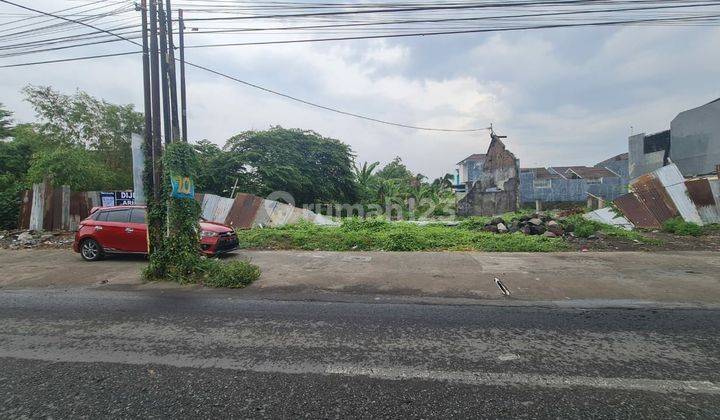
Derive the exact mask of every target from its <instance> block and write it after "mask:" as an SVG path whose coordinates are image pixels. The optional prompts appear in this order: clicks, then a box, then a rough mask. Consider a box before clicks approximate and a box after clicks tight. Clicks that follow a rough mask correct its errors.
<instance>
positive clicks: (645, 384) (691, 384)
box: [0, 347, 720, 395]
mask: <svg viewBox="0 0 720 420" xmlns="http://www.w3.org/2000/svg"><path fill="white" fill-rule="evenodd" d="M0 357H4V358H14V359H28V360H43V361H49V362H69V363H123V364H130V365H147V364H158V365H166V366H173V367H180V368H217V369H232V370H240V371H250V372H258V373H281V374H300V375H302V374H316V375H317V374H320V375H341V376H347V377H357V376H362V377H368V378H373V379H384V380H409V379H416V380H431V381H444V382H453V383H461V384H467V385H479V386H483V385H484V386H488V385H489V386H516V387H539V388H572V387H589V388H597V389H609V390H623V391H645V392H658V393H693V394H714V395H720V384H716V383H713V382H711V381H705V380H690V381H685V380H672V379H644V378H603V377H589V376H557V375H544V374H526V373H503V372H470V371H444V370H432V369H422V368H416V367H411V366H404V367H383V366H377V367H364V366H356V365H344V364H319V363H294V364H288V363H284V362H257V361H254V360H250V359H246V360H243V359H230V358H211V359H207V358H197V357H194V356H193V355H187V354H165V355H158V354H151V353H139V352H130V351H113V350H110V351H108V350H107V349H103V350H102V351H99V350H93V349H89V348H72V347H59V348H48V347H45V348H43V349H38V348H32V347H27V348H22V349H18V348H16V349H13V350H10V349H0Z"/></svg>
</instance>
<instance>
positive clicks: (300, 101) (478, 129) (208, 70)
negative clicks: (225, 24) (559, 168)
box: [185, 61, 487, 133]
mask: <svg viewBox="0 0 720 420" xmlns="http://www.w3.org/2000/svg"><path fill="white" fill-rule="evenodd" d="M185 64H186V65H188V66H191V67H195V68H198V69H200V70H205V71H207V72H209V73H212V74H215V75H217V76H221V77H224V78H226V79H229V80H232V81H235V82H238V83H241V84H243V85H246V86H250V87H252V88H255V89H259V90H262V91H264V92H268V93H272V94H273V95H278V96H282V97H283V98H286V99H290V100H292V101H295V102H299V103H302V104H305V105H309V106H312V107H315V108H319V109H324V110H326V111H331V112H335V113H338V114H342V115H347V116H350V117H355V118H360V119H363V120H367V121H372V122H376V123H380V124H386V125H392V126H395V127H403V128H412V129H415V130H423V131H442V132H454V133H468V132H475V131H484V130H487V128H468V129H450V128H431V127H421V126H416V125H410V124H401V123H394V122H391V121H386V120H381V119H377V118H372V117H368V116H365V115H361V114H355V113H352V112H347V111H343V110H341V109H337V108H332V107H329V106H324V105H320V104H317V103H314V102H310V101H306V100H304V99H300V98H297V97H295V96H291V95H288V94H285V93H282V92H278V91H276V90H272V89H268V88H266V87H262V86H260V85H256V84H254V83H250V82H246V81H245V80H241V79H238V78H236V77H233V76H230V75H228V74H225V73H222V72H220V71H217V70H213V69H211V68H208V67H205V66H201V65H199V64H194V63H191V62H189V61H185Z"/></svg>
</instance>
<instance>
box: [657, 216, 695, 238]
mask: <svg viewBox="0 0 720 420" xmlns="http://www.w3.org/2000/svg"><path fill="white" fill-rule="evenodd" d="M662 229H663V231H665V232H668V233H674V234H675V235H681V236H700V235H702V234H703V229H702V228H701V227H700V225H698V224H696V223H693V222H686V221H685V220H683V219H682V218H681V217H675V218H673V219H669V220H666V221H665V222H663V225H662Z"/></svg>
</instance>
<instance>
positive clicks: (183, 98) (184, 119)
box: [178, 9, 188, 142]
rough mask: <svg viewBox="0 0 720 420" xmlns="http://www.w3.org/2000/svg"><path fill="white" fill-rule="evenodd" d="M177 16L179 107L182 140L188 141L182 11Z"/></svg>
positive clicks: (183, 19) (183, 20)
mask: <svg viewBox="0 0 720 420" xmlns="http://www.w3.org/2000/svg"><path fill="white" fill-rule="evenodd" d="M178 14H179V19H178V23H179V27H178V31H179V35H180V100H181V102H182V105H181V108H180V109H181V111H180V114H181V119H182V139H183V141H185V142H187V141H188V134H187V93H186V92H185V18H184V17H183V10H182V9H180V10H178Z"/></svg>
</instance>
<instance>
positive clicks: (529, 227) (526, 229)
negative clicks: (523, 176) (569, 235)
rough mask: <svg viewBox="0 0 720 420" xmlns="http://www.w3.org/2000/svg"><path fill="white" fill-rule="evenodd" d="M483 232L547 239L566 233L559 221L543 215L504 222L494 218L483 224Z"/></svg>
mask: <svg viewBox="0 0 720 420" xmlns="http://www.w3.org/2000/svg"><path fill="white" fill-rule="evenodd" d="M483 230H485V231H487V232H493V233H515V232H522V233H524V234H525V235H542V236H546V237H548V238H555V237H558V236H562V235H563V234H565V232H566V229H564V228H563V226H562V225H561V224H560V222H559V221H557V220H555V219H553V218H552V217H550V216H548V215H546V214H544V213H533V214H532V215H530V216H520V217H518V218H513V219H512V220H510V221H506V220H505V219H503V218H502V217H495V218H493V219H492V220H490V221H489V222H488V223H486V224H485V227H484V228H483ZM568 230H572V229H568Z"/></svg>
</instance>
